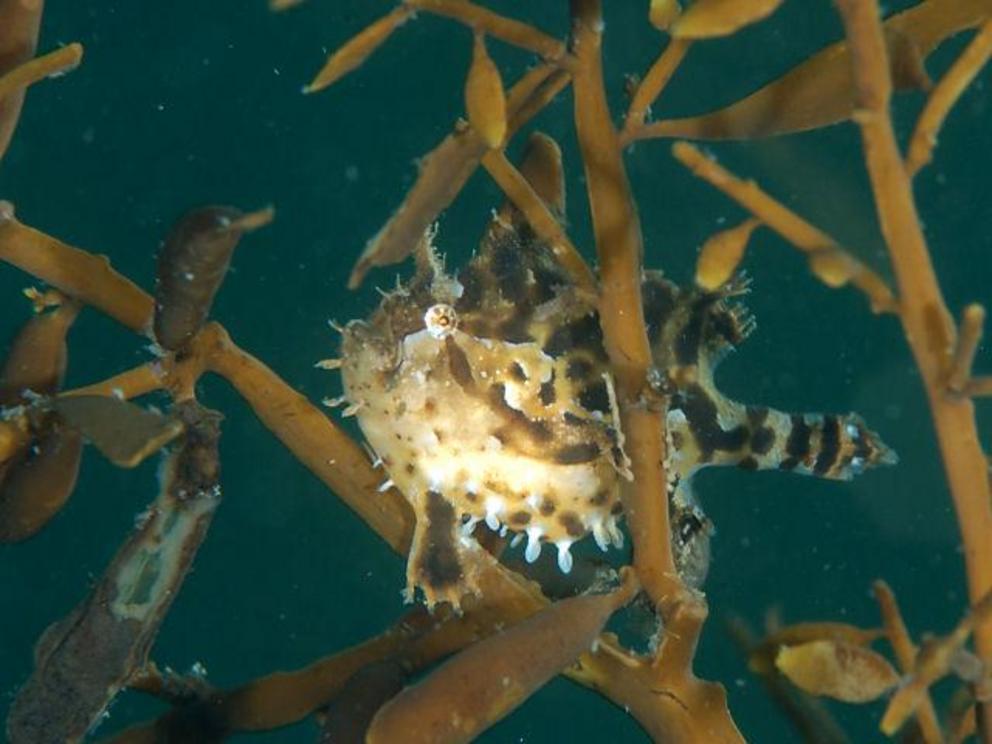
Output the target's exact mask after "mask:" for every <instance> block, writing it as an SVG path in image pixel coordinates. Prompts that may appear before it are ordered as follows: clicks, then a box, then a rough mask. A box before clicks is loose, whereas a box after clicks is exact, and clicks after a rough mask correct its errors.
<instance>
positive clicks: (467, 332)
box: [342, 205, 895, 607]
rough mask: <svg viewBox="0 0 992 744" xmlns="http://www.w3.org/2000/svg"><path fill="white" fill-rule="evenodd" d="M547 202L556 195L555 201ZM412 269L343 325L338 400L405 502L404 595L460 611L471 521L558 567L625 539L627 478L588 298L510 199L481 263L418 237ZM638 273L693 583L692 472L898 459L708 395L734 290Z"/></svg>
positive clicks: (880, 447)
mask: <svg viewBox="0 0 992 744" xmlns="http://www.w3.org/2000/svg"><path fill="white" fill-rule="evenodd" d="M549 206H551V207H552V208H555V207H558V206H560V205H549ZM417 256H418V260H417V271H416V273H415V276H414V277H413V279H412V280H411V281H410V282H409V283H408V284H407V285H405V286H402V287H399V288H398V289H396V290H395V291H393V292H391V293H388V294H386V295H385V297H384V299H383V300H382V303H381V304H380V306H379V308H378V309H377V310H376V311H375V312H374V313H373V314H372V316H371V317H370V318H369V319H368V320H356V321H352V322H351V323H349V324H348V325H347V327H346V328H344V330H343V340H342V373H343V381H344V393H345V396H344V397H345V399H346V401H347V402H348V404H349V405H350V409H351V411H352V412H355V413H356V414H357V417H358V422H359V425H360V426H361V429H362V432H363V433H364V435H365V437H366V438H367V439H368V442H369V444H370V445H371V447H372V449H373V450H374V451H375V453H376V454H377V456H378V458H379V459H380V460H381V462H382V465H383V467H384V468H385V470H386V472H387V473H388V480H387V481H386V484H385V485H387V486H388V485H395V486H396V487H397V488H398V489H399V490H400V491H401V492H402V493H403V494H404V495H405V496H406V498H407V499H408V500H409V502H410V504H411V505H412V506H413V509H414V511H415V513H416V519H417V523H416V530H415V535H414V539H413V545H412V548H411V551H410V555H409V559H408V564H407V596H408V598H409V599H412V598H413V595H414V591H415V590H416V589H420V590H421V591H422V592H423V595H424V599H425V601H426V602H427V604H428V605H429V606H433V605H434V604H435V603H437V602H440V601H447V602H450V603H451V604H452V605H454V606H455V607H457V606H458V605H459V603H460V601H461V598H462V596H463V594H465V593H467V592H475V591H477V589H478V587H477V583H476V565H477V564H476V558H477V557H478V551H479V550H481V548H480V547H479V546H478V544H477V543H476V541H475V539H474V538H473V536H472V534H473V528H474V527H475V525H476V524H478V523H479V522H480V521H483V520H484V521H485V522H486V523H487V525H488V526H489V527H490V528H491V529H494V530H509V531H511V532H514V533H519V534H520V535H521V536H523V537H526V541H527V546H526V549H525V556H526V558H527V560H529V561H533V560H535V559H536V558H537V557H538V555H539V554H540V552H541V547H542V545H543V543H545V542H547V543H553V544H554V545H555V546H556V549H557V552H558V565H559V567H560V568H561V570H562V571H565V572H567V571H569V569H570V567H571V564H572V557H571V554H570V552H569V549H570V547H571V545H572V544H573V543H575V542H576V541H578V540H581V539H582V538H583V537H585V536H586V535H588V534H589V533H592V535H593V537H594V539H595V540H596V542H597V544H598V545H599V547H600V548H602V549H603V550H604V551H605V550H607V549H608V548H609V547H610V545H616V546H620V545H621V544H622V542H623V535H622V532H621V531H620V527H619V518H620V516H621V512H622V507H621V504H620V499H619V490H620V483H621V481H622V479H625V478H630V472H629V469H628V462H627V457H626V455H625V453H624V449H623V444H624V441H623V434H622V432H621V430H620V425H619V417H618V415H617V410H616V402H615V397H614V395H613V385H612V378H611V376H610V373H609V366H608V360H607V355H606V351H605V349H604V346H603V338H602V333H601V330H600V325H599V317H598V315H597V312H596V306H595V298H594V297H591V296H589V295H588V294H587V293H584V292H583V291H582V290H581V289H579V288H578V287H577V286H576V285H575V284H574V283H573V282H572V281H571V280H570V278H569V277H568V276H567V275H566V273H565V272H564V271H563V270H562V268H561V267H560V266H559V265H558V264H557V263H556V261H555V260H554V257H553V255H552V253H551V251H550V250H549V249H548V247H547V246H546V245H545V244H543V243H542V242H541V241H539V240H538V239H537V238H536V237H535V235H534V233H533V232H532V230H531V228H530V227H529V225H528V224H527V223H526V222H525V221H524V219H523V217H522V216H521V215H520V214H519V213H518V212H517V211H516V210H515V209H514V208H512V207H504V208H503V209H502V210H501V211H500V212H498V213H496V214H495V215H494V217H493V220H492V222H491V223H490V225H489V228H488V230H487V232H486V235H485V237H484V238H483V241H482V244H481V246H480V249H479V251H478V253H477V254H476V256H475V257H474V258H473V259H472V260H471V261H470V262H469V263H468V265H466V266H465V267H464V268H463V269H462V271H461V272H460V273H459V274H458V275H457V277H454V276H450V275H448V274H447V273H445V271H444V269H443V267H442V265H441V262H440V261H439V260H438V258H437V257H436V255H435V253H434V251H433V249H432V248H431V247H430V244H429V240H425V242H424V245H423V246H421V248H420V250H418V254H417ZM744 291H746V285H745V283H744V282H743V281H742V280H740V279H735V280H734V281H732V282H730V283H729V284H728V285H727V286H725V287H723V288H721V289H720V290H719V291H717V292H704V291H702V290H699V289H695V288H692V289H685V290H683V289H679V288H678V287H677V286H675V285H674V284H672V283H671V282H669V281H667V280H666V279H664V278H663V277H662V276H661V274H660V273H657V272H650V273H647V274H646V275H645V278H644V284H643V294H644V309H645V317H646V319H647V324H648V333H649V337H650V341H651V344H652V348H653V353H654V362H655V365H656V369H655V370H654V373H653V375H652V384H653V385H654V386H655V387H656V388H657V389H658V391H659V392H660V393H661V394H663V395H664V396H665V398H666V399H667V400H668V401H669V403H668V416H667V422H668V453H667V457H666V465H667V467H668V472H669V480H670V482H669V489H668V493H667V494H658V498H667V499H668V500H669V504H670V514H671V517H672V533H673V544H674V546H675V552H676V556H675V557H676V562H677V565H678V567H679V570H680V571H681V572H682V575H683V578H684V579H685V580H686V581H687V583H690V584H692V585H699V584H701V583H702V581H703V579H704V577H705V574H706V569H707V567H708V563H709V537H710V533H711V532H712V525H711V524H710V522H709V520H708V519H707V518H706V516H705V514H704V513H703V512H702V510H701V509H700V508H699V506H698V505H697V504H696V503H695V501H694V499H693V498H692V495H691V490H690V489H689V480H690V479H691V477H692V475H693V473H695V472H696V471H697V470H698V469H699V468H701V467H705V466H707V465H737V466H738V467H741V468H745V469H759V468H761V469H766V468H775V469H780V470H789V471H794V472H799V473H808V474H812V475H817V476H821V477H825V478H835V479H846V478H850V477H851V476H852V475H853V474H855V473H857V472H860V471H861V470H863V469H864V468H866V467H870V466H872V465H876V464H880V463H888V462H893V461H894V459H895V457H894V454H893V453H892V452H891V451H890V450H889V449H888V448H887V447H886V446H885V445H884V444H883V443H882V442H881V441H880V440H879V438H878V437H877V435H875V434H874V433H873V432H871V431H869V430H868V429H866V428H865V426H864V424H863V423H862V421H861V420H860V418H858V417H857V416H855V415H854V414H849V415H844V416H833V415H820V414H787V413H783V412H780V411H776V410H772V409H769V408H765V407H758V406H746V405H742V404H740V403H737V402H735V401H732V400H729V399H728V398H726V397H724V396H723V395H721V394H720V392H719V391H718V390H717V389H716V387H715V385H714V383H713V370H714V368H715V367H716V365H717V364H718V363H719V361H720V360H721V359H722V358H723V357H724V356H725V355H726V353H727V352H728V351H729V350H731V349H733V348H734V347H735V346H737V345H738V344H739V343H741V342H742V341H743V340H744V339H745V338H746V336H747V335H748V333H750V331H751V330H752V328H753V322H752V321H751V319H750V318H749V316H748V315H747V313H746V312H745V311H744V310H743V308H741V307H740V306H739V305H734V304H731V298H732V297H734V296H736V295H739V294H742V293H743V292H744Z"/></svg>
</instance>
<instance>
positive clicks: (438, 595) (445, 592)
mask: <svg viewBox="0 0 992 744" xmlns="http://www.w3.org/2000/svg"><path fill="white" fill-rule="evenodd" d="M413 506H414V511H415V512H416V516H417V525H416V528H415V529H414V533H413V544H412V545H411V546H410V556H409V558H408V559H407V565H406V598H407V601H413V598H414V594H415V592H416V590H417V589H420V590H421V591H422V592H423V595H424V602H425V604H426V605H427V607H428V608H429V609H431V608H433V607H434V605H436V604H437V603H438V602H449V603H450V604H451V606H452V607H453V608H454V609H455V610H458V609H459V608H460V606H461V600H462V597H463V596H464V595H465V594H478V592H479V588H478V583H477V580H476V577H477V573H478V565H479V555H478V553H479V552H480V551H481V550H482V548H481V547H479V545H478V544H477V543H476V542H475V540H474V538H472V537H468V536H466V534H465V533H464V531H463V530H462V526H461V520H460V519H459V514H458V512H457V511H456V510H455V508H454V507H453V506H452V505H451V503H450V502H449V501H448V500H447V499H445V498H444V496H443V495H442V494H441V493H439V492H437V491H426V492H425V493H423V494H420V495H419V496H417V497H416V498H415V500H414V502H413Z"/></svg>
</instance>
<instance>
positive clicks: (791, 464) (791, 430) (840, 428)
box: [756, 411, 899, 480]
mask: <svg viewBox="0 0 992 744" xmlns="http://www.w3.org/2000/svg"><path fill="white" fill-rule="evenodd" d="M764 425H765V426H767V427H768V428H769V429H770V430H771V431H772V432H773V434H774V440H773V442H772V444H771V446H770V447H769V448H768V452H767V453H766V454H765V455H763V456H760V457H756V459H757V460H758V462H759V467H762V468H778V469H780V470H789V471H795V472H797V473H804V474H808V475H815V476H819V477H821V478H831V479H834V480H849V479H850V478H852V477H853V476H855V475H858V474H859V473H861V472H862V471H864V470H865V469H866V468H870V467H875V466H877V465H893V464H895V463H896V462H898V459H899V458H898V457H897V456H896V453H895V452H894V451H893V450H892V449H890V448H889V447H888V446H887V445H886V444H885V443H884V442H883V441H882V440H881V438H880V437H879V436H878V434H876V433H875V432H874V431H872V430H871V429H869V428H868V427H867V426H865V422H864V421H863V420H862V418H861V417H860V416H858V415H857V414H855V413H848V414H843V415H834V414H819V413H793V414H787V413H782V412H781V411H769V412H768V416H767V418H766V420H765V424H764Z"/></svg>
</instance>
